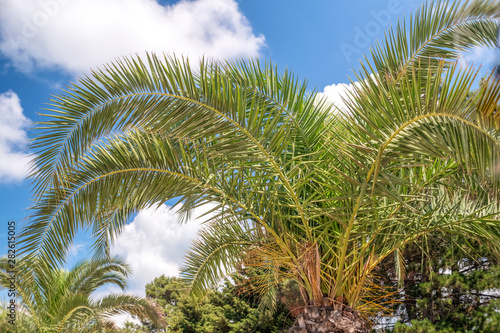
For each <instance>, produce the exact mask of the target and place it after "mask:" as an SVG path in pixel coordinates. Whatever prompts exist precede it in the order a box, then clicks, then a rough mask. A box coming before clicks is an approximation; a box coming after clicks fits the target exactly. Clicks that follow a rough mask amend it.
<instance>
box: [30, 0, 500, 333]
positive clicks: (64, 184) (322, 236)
mask: <svg viewBox="0 0 500 333" xmlns="http://www.w3.org/2000/svg"><path fill="white" fill-rule="evenodd" d="M499 13H500V11H499V10H498V4H497V3H496V1H487V0H481V1H480V0H478V1H472V2H468V3H466V4H460V3H458V2H454V3H452V4H449V3H447V2H437V3H429V4H426V5H423V6H422V8H421V9H420V10H419V11H417V13H416V14H415V16H413V17H412V18H411V19H410V23H409V25H408V27H406V26H405V24H404V22H401V23H400V24H399V25H398V26H397V27H396V28H393V29H390V31H389V32H388V34H387V35H386V39H385V42H384V43H382V44H379V45H376V46H375V47H374V49H373V52H372V57H371V60H368V59H367V60H365V62H364V63H363V64H362V66H361V69H360V70H359V71H358V72H357V73H356V77H357V80H358V83H357V84H356V85H354V86H353V91H352V93H351V94H350V96H349V97H348V98H347V100H346V105H347V106H346V108H345V109H338V108H336V107H335V106H333V105H331V104H329V103H328V102H327V101H326V100H322V99H319V98H318V97H317V95H316V94H315V93H314V92H312V93H310V92H308V91H307V87H306V84H305V83H301V82H299V81H298V79H297V78H296V77H295V76H294V75H293V74H292V73H290V72H288V71H285V72H284V73H282V74H280V73H279V72H278V70H277V69H276V67H274V66H272V65H271V64H266V65H265V66H261V65H260V64H259V63H258V62H257V61H253V62H222V63H220V62H211V61H205V60H203V61H201V62H200V63H199V64H198V66H197V67H196V68H195V69H192V68H191V66H190V63H189V62H188V61H187V60H184V59H178V58H175V57H167V56H165V57H164V58H163V59H161V58H159V57H157V56H156V55H148V57H147V59H146V60H141V59H140V58H125V59H123V60H121V61H117V62H115V63H112V64H109V65H107V66H105V67H104V68H103V69H101V70H97V71H94V72H93V73H92V75H91V76H90V77H85V78H83V79H81V80H80V82H79V83H78V84H74V85H72V86H70V87H69V88H68V89H67V90H66V91H65V92H64V93H63V94H61V95H59V96H56V97H55V98H54V99H53V100H52V104H51V105H52V107H51V109H49V110H48V113H47V114H45V115H44V116H45V117H46V120H44V121H42V122H40V123H39V124H38V127H37V129H38V134H37V137H36V138H35V139H34V141H33V144H32V148H33V150H34V151H36V152H37V157H36V160H35V168H34V169H33V170H34V171H33V173H32V176H31V177H32V179H33V181H34V189H35V191H34V193H35V202H36V203H35V205H34V209H33V214H32V219H31V223H30V225H29V226H28V227H27V228H26V229H25V231H24V232H23V235H22V237H23V244H24V252H25V253H28V254H29V255H30V256H31V257H34V258H36V260H40V261H41V262H43V263H45V264H46V265H48V266H49V267H56V266H57V265H58V264H60V263H61V261H62V258H63V257H64V255H65V253H66V252H67V251H68V244H71V242H72V241H73V237H74V235H75V233H76V232H77V230H78V229H80V228H91V230H92V232H93V236H94V239H95V243H94V249H95V256H96V257H97V258H100V257H103V256H105V255H106V251H107V249H108V247H109V244H110V243H111V242H112V241H113V239H114V238H115V237H116V236H117V235H118V234H119V233H120V231H121V229H122V228H123V226H124V224H125V223H126V221H127V219H128V218H129V217H130V216H131V214H134V213H135V212H137V211H138V210H141V209H144V208H147V207H151V206H154V205H158V204H159V203H160V204H161V203H163V202H165V201H167V200H168V199H171V198H175V197H179V198H180V200H179V202H180V203H182V206H181V207H180V211H181V213H183V214H182V216H183V217H188V216H189V213H190V211H192V209H194V208H196V207H198V206H200V205H204V204H206V203H212V204H213V207H214V208H213V209H212V211H211V212H210V213H211V214H207V215H206V219H207V222H206V229H205V230H204V231H203V232H202V234H201V235H200V239H199V240H198V241H197V242H195V244H194V245H193V248H192V250H191V252H190V253H189V254H188V256H187V260H186V267H185V271H184V276H185V277H186V278H188V279H189V280H190V281H191V283H192V284H191V286H192V287H191V288H192V292H193V294H195V295H201V294H203V292H204V291H205V290H207V289H209V288H211V287H213V286H214V285H216V283H217V282H218V281H219V279H220V277H221V276H222V275H223V274H224V273H225V272H226V271H227V269H230V268H231V267H234V265H237V264H241V263H242V262H244V264H245V265H254V266H258V267H260V268H261V269H262V270H263V271H264V272H267V273H265V274H263V275H262V277H261V279H260V280H259V281H258V283H255V284H254V285H255V286H256V288H257V289H259V291H260V292H261V293H262V295H263V297H267V299H272V295H273V293H274V292H275V288H274V287H275V286H276V285H277V284H278V282H279V281H281V280H283V279H292V280H294V281H296V283H297V284H298V286H299V289H300V293H301V296H302V298H303V301H304V306H305V309H304V312H305V313H304V314H302V315H299V316H298V317H297V321H296V326H297V327H296V328H292V330H291V331H292V332H300V331H302V332H306V331H307V332H309V331H310V332H315V331H318V330H320V329H321V330H323V331H335V332H337V331H338V332H343V331H345V332H354V331H355V330H357V331H358V332H364V331H366V330H367V323H366V321H365V320H363V319H362V318H361V317H369V316H370V315H373V314H375V313H377V312H379V311H380V310H381V309H383V306H382V299H384V297H385V296H387V292H386V291H385V290H384V289H383V288H381V287H377V286H376V285H374V284H373V278H374V276H373V272H374V269H375V268H376V267H377V266H378V265H379V263H380V262H381V261H383V260H384V259H385V258H387V257H388V256H389V255H394V256H396V259H397V260H395V262H396V263H397V266H398V267H397V268H398V269H397V272H398V274H400V275H401V274H403V273H404V265H403V263H402V260H401V250H402V248H403V247H404V246H405V245H406V244H409V243H411V242H414V241H416V240H417V239H422V238H425V236H426V235H427V234H429V233H432V232H442V233H449V232H451V233H455V234H459V235H466V236H467V237H475V238H478V239H480V240H481V241H483V242H490V243H492V244H497V242H498V239H499V234H498V223H497V216H498V213H499V211H500V209H499V205H498V176H497V174H496V173H495V172H496V171H495V170H496V162H497V161H498V160H500V146H499V141H498V131H497V130H496V129H495V128H494V127H491V126H489V125H491V123H492V122H495V115H494V114H492V112H491V108H492V107H494V106H496V104H497V103H498V100H499V95H500V94H499V90H500V84H499V83H498V82H493V83H491V84H484V85H482V86H481V87H480V88H479V90H477V91H474V90H473V89H472V88H473V87H474V82H475V77H476V76H477V75H478V73H477V71H475V70H474V69H473V68H470V67H467V66H462V65H461V64H460V63H458V62H456V59H458V57H459V56H460V54H461V53H460V52H462V51H466V50H470V49H472V48H473V47H475V46H492V45H493V44H494V41H495V31H496V27H497V25H498V21H499V19H500V14H499ZM360 314H361V315H360Z"/></svg>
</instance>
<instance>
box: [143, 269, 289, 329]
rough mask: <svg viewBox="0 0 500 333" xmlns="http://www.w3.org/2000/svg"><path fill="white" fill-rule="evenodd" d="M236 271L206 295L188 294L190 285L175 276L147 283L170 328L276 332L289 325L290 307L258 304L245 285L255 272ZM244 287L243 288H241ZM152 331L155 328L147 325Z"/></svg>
mask: <svg viewBox="0 0 500 333" xmlns="http://www.w3.org/2000/svg"><path fill="white" fill-rule="evenodd" d="M240 273H244V274H234V275H233V276H232V278H233V279H234V281H235V282H234V283H230V282H229V281H226V282H225V284H224V286H223V287H221V288H218V289H217V290H211V291H209V292H208V293H207V294H206V295H205V297H203V299H195V298H192V297H190V296H189V285H188V284H186V282H185V281H183V280H181V279H179V278H176V277H166V276H160V277H157V278H155V279H154V281H152V282H151V283H148V284H147V285H146V296H147V297H150V298H152V299H153V300H154V301H155V302H156V303H158V304H159V305H160V306H161V307H162V308H163V311H164V315H165V318H166V322H167V330H168V331H169V332H186V333H188V332H193V333H194V332H196V333H198V332H206V333H210V332H234V333H236V332H240V333H243V332H248V333H253V332H255V333H258V332H260V333H274V332H276V333H277V332H283V331H285V330H286V329H288V328H289V327H290V326H291V325H292V323H293V318H292V317H291V316H290V310H289V309H288V307H287V306H286V305H285V304H284V303H282V302H279V301H278V302H277V304H276V305H275V307H274V310H273V311H271V310H270V309H265V308H263V307H261V306H259V300H258V298H257V297H255V295H254V294H253V293H249V292H248V290H247V289H246V288H245V287H246V286H245V284H244V281H246V282H248V281H251V279H252V275H255V273H253V274H251V275H250V276H249V275H248V272H243V271H240ZM242 288H243V289H242ZM148 326H149V328H150V331H151V332H156V330H155V329H154V327H153V326H151V325H148Z"/></svg>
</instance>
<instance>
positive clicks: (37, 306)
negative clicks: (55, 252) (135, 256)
mask: <svg viewBox="0 0 500 333" xmlns="http://www.w3.org/2000/svg"><path fill="white" fill-rule="evenodd" d="M8 270H9V264H8V262H7V259H6V258H1V259H0V285H1V286H2V287H4V288H9V285H10V282H9V275H7V274H6V272H7V271H8ZM16 274H17V275H16V304H17V311H16V321H15V325H10V324H8V323H5V321H3V322H2V323H1V325H2V326H1V327H2V330H1V331H2V332H14V333H35V332H37V333H52V332H54V333H55V332H75V333H76V332H82V333H90V332H99V331H102V332H108V331H112V330H113V329H115V325H114V323H113V321H112V320H110V317H112V316H113V315H116V314H122V313H129V314H132V315H135V316H138V317H140V318H144V319H146V318H149V319H150V320H151V321H153V322H155V323H156V324H157V325H161V324H162V323H161V315H159V313H158V312H157V309H156V307H155V305H154V304H153V303H151V302H150V301H148V300H146V299H144V298H141V297H137V296H131V295H125V294H111V295H108V296H105V297H103V298H100V299H94V298H93V297H92V294H93V293H94V292H95V291H96V289H97V288H99V287H101V286H104V285H110V284H111V285H115V286H118V287H120V288H121V289H122V290H124V289H125V287H126V278H127V276H128V275H129V274H130V269H129V267H128V266H127V265H126V264H125V263H124V262H123V260H122V259H120V258H106V259H101V260H93V261H89V260H84V261H81V262H80V263H78V264H76V265H75V267H73V268H72V269H71V270H70V271H66V270H63V269H57V270H52V269H50V268H48V267H47V266H44V265H41V264H39V263H35V262H32V261H30V260H28V259H26V258H23V259H21V260H19V261H18V262H17V264H16ZM2 308H3V307H2ZM3 309H5V308H3ZM4 311H5V310H4ZM3 317H4V318H5V316H4V315H3Z"/></svg>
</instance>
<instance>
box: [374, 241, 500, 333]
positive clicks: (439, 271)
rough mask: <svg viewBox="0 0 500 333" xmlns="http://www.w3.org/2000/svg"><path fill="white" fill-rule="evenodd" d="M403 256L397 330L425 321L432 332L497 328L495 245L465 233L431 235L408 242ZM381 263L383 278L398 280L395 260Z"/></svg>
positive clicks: (499, 285)
mask: <svg viewBox="0 0 500 333" xmlns="http://www.w3.org/2000/svg"><path fill="white" fill-rule="evenodd" d="M403 257H404V260H405V261H406V272H405V273H406V274H405V277H404V284H403V288H402V289H401V292H400V294H399V299H400V300H401V303H402V304H401V306H399V309H398V310H397V312H396V313H398V314H400V317H401V320H402V321H401V323H399V324H398V325H396V327H395V332H407V331H408V332H420V331H419V329H422V330H423V331H425V329H428V327H432V328H433V330H435V331H436V332H478V333H479V332H498V327H500V326H498V322H499V320H500V307H499V306H500V297H499V296H498V295H497V293H498V290H500V266H499V257H498V254H497V253H496V252H495V251H494V249H492V248H490V247H488V246H485V245H484V244H480V243H477V242H471V241H470V240H468V239H467V238H461V237H456V236H449V237H437V236H434V237H428V238H427V239H426V240H425V242H424V241H422V242H420V243H416V244H413V245H411V246H408V247H407V248H406V249H405V250H404V251H403ZM385 265H386V266H385V267H384V268H382V269H381V273H382V271H383V270H384V269H385V270H386V272H389V273H388V274H386V275H385V278H384V279H382V282H383V283H386V284H387V283H389V284H391V283H392V284H393V285H394V286H396V283H397V282H396V281H395V279H394V275H393V274H391V273H390V271H391V269H390V267H392V266H393V264H392V263H385ZM391 279H392V280H391ZM388 281H389V282H388ZM403 323H406V324H409V323H411V325H410V326H406V324H403ZM430 331H432V330H430Z"/></svg>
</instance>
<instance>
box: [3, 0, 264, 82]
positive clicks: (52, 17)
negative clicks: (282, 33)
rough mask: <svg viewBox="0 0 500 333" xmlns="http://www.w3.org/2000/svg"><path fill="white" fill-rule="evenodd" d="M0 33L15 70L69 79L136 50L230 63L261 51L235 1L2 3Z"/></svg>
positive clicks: (56, 0)
mask: <svg viewBox="0 0 500 333" xmlns="http://www.w3.org/2000/svg"><path fill="white" fill-rule="evenodd" d="M0 33H1V36H2V39H3V40H2V41H1V42H0V51H1V52H2V53H3V54H4V55H6V56H7V57H9V58H10V60H11V61H12V63H13V64H14V66H16V67H17V68H18V69H20V70H23V71H30V70H32V69H33V68H62V69H64V70H66V71H69V72H70V73H72V74H80V73H81V72H84V71H88V70H89V68H91V67H95V66H100V65H101V64H103V63H105V62H108V61H111V60H114V59H116V58H118V57H120V56H124V55H130V54H140V53H142V52H144V51H155V52H166V53H172V52H175V53H177V54H183V55H187V56H189V57H190V58H193V59H194V58H198V57H200V56H208V57H214V58H233V57H249V56H250V57H251V56H257V55H258V53H259V50H260V48H261V47H263V46H264V37H263V36H255V35H254V34H253V32H252V28H251V26H250V24H249V23H248V21H247V19H246V18H245V16H244V15H243V14H242V13H241V12H240V11H239V9H238V5H237V3H236V1H235V0H194V1H187V0H184V1H180V2H178V3H176V4H173V5H166V6H162V5H160V4H159V3H158V2H157V1H156V0H23V1H19V0H3V1H0Z"/></svg>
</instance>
